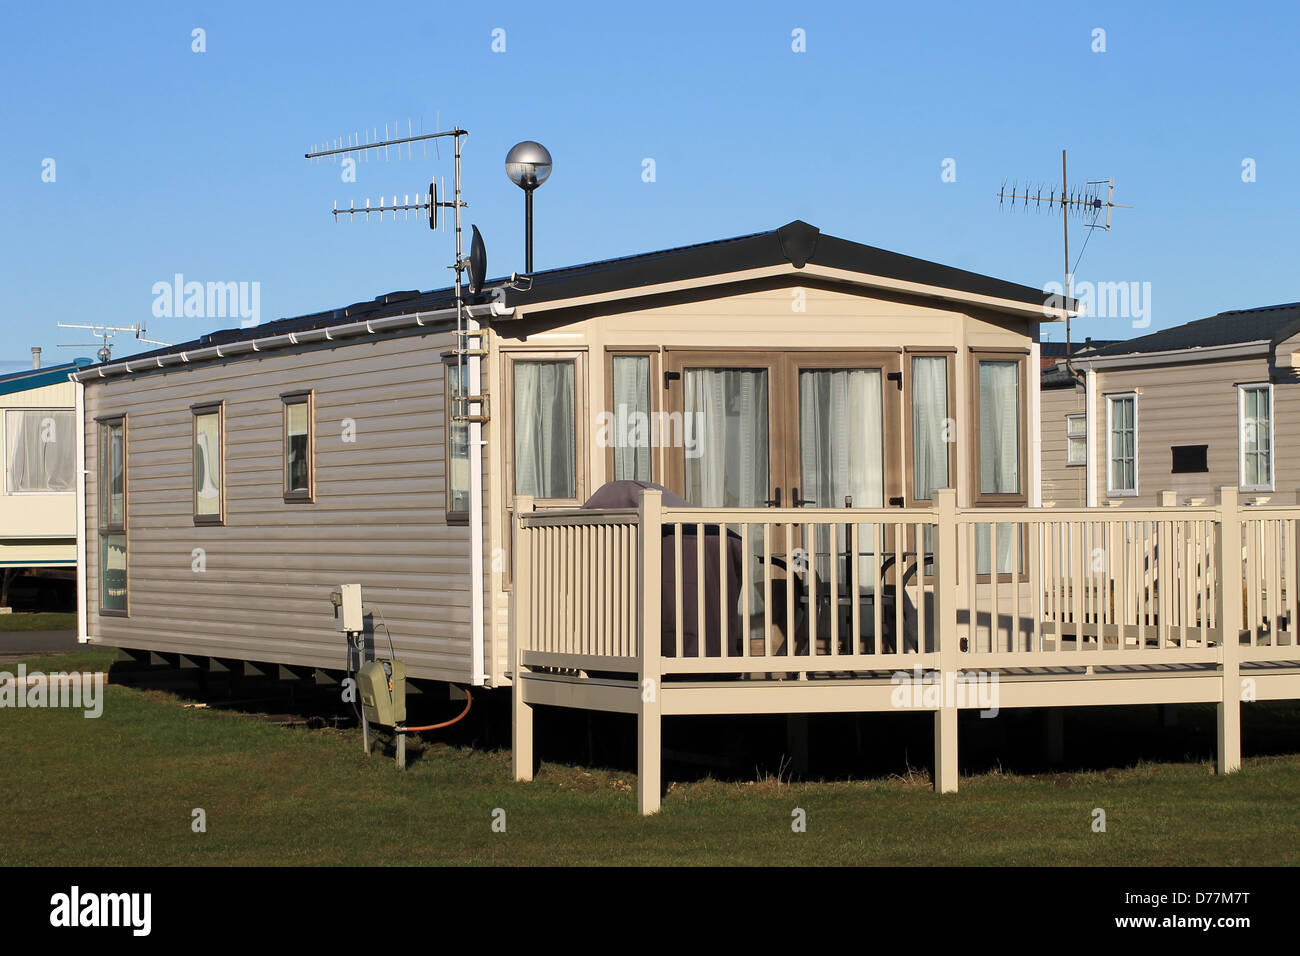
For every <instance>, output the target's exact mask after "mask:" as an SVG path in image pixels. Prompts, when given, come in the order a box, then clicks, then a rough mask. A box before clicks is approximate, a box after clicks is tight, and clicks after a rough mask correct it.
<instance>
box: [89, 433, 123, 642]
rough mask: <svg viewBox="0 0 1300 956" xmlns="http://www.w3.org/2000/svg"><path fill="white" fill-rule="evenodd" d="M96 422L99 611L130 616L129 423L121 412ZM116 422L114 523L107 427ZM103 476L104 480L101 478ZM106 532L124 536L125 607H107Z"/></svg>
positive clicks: (111, 615) (108, 615) (96, 524)
mask: <svg viewBox="0 0 1300 956" xmlns="http://www.w3.org/2000/svg"><path fill="white" fill-rule="evenodd" d="M95 424H97V425H98V426H99V429H100V431H99V436H98V441H97V447H98V458H99V468H98V469H97V472H98V474H97V476H96V478H97V480H96V482H95V492H96V495H97V496H98V501H97V502H96V505H97V507H96V510H97V511H98V516H97V520H96V522H95V537H96V540H97V541H98V542H100V545H101V546H100V548H99V549H98V556H97V561H98V565H99V602H98V603H99V614H100V616H101V617H130V616H131V560H130V555H131V540H130V532H129V531H128V530H127V525H128V524H129V523H130V522H129V517H130V514H129V511H128V502H129V500H130V497H131V494H130V488H131V485H130V477H131V472H130V464H129V462H130V455H129V454H128V449H129V448H130V443H129V439H128V434H129V433H128V425H127V414H126V412H120V413H117V414H113V415H102V416H100V417H98V418H96V419H95ZM114 425H116V426H119V427H120V428H121V429H122V520H121V521H120V522H114V521H112V520H111V517H110V516H111V514H112V492H111V490H109V484H110V482H111V481H112V475H111V473H110V469H111V467H112V458H111V447H110V441H109V439H108V435H107V432H106V429H108V428H112V427H113V426H114ZM101 478H102V480H100V479H101ZM106 535H114V536H115V535H121V536H122V550H123V552H124V553H125V554H126V556H127V557H126V567H125V568H124V569H123V572H122V574H123V577H122V591H123V598H124V600H123V604H125V607H123V608H106V607H104V559H103V555H104V549H103V546H102V539H103V538H104V537H105V536H106Z"/></svg>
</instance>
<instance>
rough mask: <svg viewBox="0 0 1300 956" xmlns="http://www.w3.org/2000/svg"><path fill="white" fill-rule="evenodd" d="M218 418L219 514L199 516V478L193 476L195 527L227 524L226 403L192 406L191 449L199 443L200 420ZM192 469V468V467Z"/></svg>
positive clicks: (192, 502)
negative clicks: (213, 415)
mask: <svg viewBox="0 0 1300 956" xmlns="http://www.w3.org/2000/svg"><path fill="white" fill-rule="evenodd" d="M212 414H215V415H216V416H217V456H218V458H219V468H220V475H221V484H220V487H218V489H217V513H216V514H214V515H209V514H199V476H198V474H193V477H192V481H191V485H192V493H191V498H190V501H191V504H192V505H193V511H194V524H195V525H209V526H211V525H224V524H225V523H226V403H225V401H216V402H203V403H202V404H199V405H191V406H190V423H191V424H190V448H191V449H193V448H194V446H196V445H197V444H198V443H199V418H200V417H202V416H204V415H212ZM191 467H192V466H191Z"/></svg>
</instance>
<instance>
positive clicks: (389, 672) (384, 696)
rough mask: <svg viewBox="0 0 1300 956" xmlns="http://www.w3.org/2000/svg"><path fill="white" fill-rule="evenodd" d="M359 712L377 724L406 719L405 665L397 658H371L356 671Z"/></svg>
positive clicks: (391, 724)
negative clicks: (359, 698)
mask: <svg viewBox="0 0 1300 956" xmlns="http://www.w3.org/2000/svg"><path fill="white" fill-rule="evenodd" d="M357 693H358V695H359V696H360V697H361V713H362V714H364V715H365V718H366V720H367V721H368V722H370V723H372V724H376V725H378V726H380V727H396V726H397V725H398V724H404V723H406V665H405V664H403V663H402V662H401V661H387V660H374V661H371V662H370V663H369V664H365V665H363V666H362V668H361V670H359V671H357Z"/></svg>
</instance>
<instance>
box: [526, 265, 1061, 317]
mask: <svg viewBox="0 0 1300 956" xmlns="http://www.w3.org/2000/svg"><path fill="white" fill-rule="evenodd" d="M781 276H793V277H802V278H810V279H823V280H826V281H829V282H840V283H844V284H847V285H856V286H862V287H864V288H873V289H882V290H885V291H889V292H901V293H906V294H909V295H919V296H924V297H926V298H932V299H943V300H947V301H951V302H960V303H962V304H965V305H978V306H982V307H983V308H987V309H992V310H994V311H998V312H1009V313H1011V314H1013V315H1018V316H1023V317H1034V318H1036V319H1037V320H1038V321H1040V322H1058V321H1062V320H1063V319H1064V318H1065V316H1066V312H1065V310H1063V309H1047V308H1044V307H1043V306H1042V305H1041V304H1032V303H1028V302H1016V301H1014V300H1012V299H1003V298H999V297H996V296H988V295H979V294H976V293H972V292H962V291H960V290H957V289H946V288H942V287H940V286H930V285H923V284H921V283H917V282H904V281H902V280H900V279H891V278H889V277H888V276H878V275H871V274H868V273H862V272H853V271H851V270H848V269H836V268H832V267H829V266H820V265H818V264H817V263H815V262H810V263H808V265H806V266H804V267H803V268H802V269H800V268H797V267H796V266H795V265H793V264H792V263H789V262H782V263H778V264H776V265H771V266H764V267H762V268H759V269H746V270H743V271H740V272H724V273H718V274H715V275H711V276H700V277H699V278H695V279H683V280H681V281H678V282H663V283H659V284H657V285H646V286H634V287H629V288H626V289H616V290H614V291H611V292H602V293H596V294H592V295H584V296H574V297H571V298H566V299H552V300H550V301H547V302H537V303H521V304H519V305H518V306H516V307H515V317H516V318H523V317H524V316H526V315H533V314H536V313H540V312H553V311H556V310H559V309H572V308H577V307H579V306H584V305H593V304H599V303H603V302H617V301H619V300H620V299H629V298H641V297H644V296H653V295H665V294H668V293H672V292H684V291H689V290H693V289H701V288H707V287H708V286H715V285H730V284H733V283H740V282H750V281H753V280H755V279H770V278H774V277H781ZM1069 315H1070V316H1071V317H1075V316H1077V315H1079V312H1076V311H1071V312H1070V313H1069Z"/></svg>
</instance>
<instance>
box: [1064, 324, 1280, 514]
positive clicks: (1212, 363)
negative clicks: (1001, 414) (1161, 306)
mask: <svg viewBox="0 0 1300 956" xmlns="http://www.w3.org/2000/svg"><path fill="white" fill-rule="evenodd" d="M1298 353H1300V304H1296V303H1292V304H1290V305H1274V306H1266V307H1263V308H1257V309H1241V310H1235V311H1231V312H1223V313H1220V314H1219V315H1214V316H1211V317H1209V318H1206V319H1200V320H1198V321H1195V322H1188V323H1186V324H1184V325H1179V326H1175V327H1174V328H1170V329H1164V330H1162V331H1159V332H1153V333H1151V334H1150V335H1144V336H1141V337H1140V338H1135V339H1131V340H1129V341H1126V342H1117V343H1114V344H1111V345H1108V346H1106V347H1103V348H1101V349H1099V350H1098V351H1096V352H1095V353H1088V354H1076V355H1075V357H1074V358H1073V364H1074V367H1075V369H1076V371H1077V372H1078V375H1077V376H1076V377H1073V378H1072V377H1071V376H1069V375H1068V374H1066V372H1065V370H1064V368H1062V367H1060V366H1057V367H1056V368H1055V369H1053V370H1051V371H1049V372H1046V373H1045V374H1044V376H1043V380H1042V389H1043V392H1042V395H1043V419H1042V434H1043V501H1044V503H1045V504H1048V503H1054V504H1055V505H1056V506H1058V507H1079V506H1083V505H1088V506H1096V505H1103V504H1109V505H1116V506H1126V507H1149V506H1151V505H1153V504H1157V503H1159V496H1160V493H1161V492H1170V493H1172V495H1173V500H1174V501H1176V502H1177V503H1178V504H1184V505H1187V504H1192V505H1195V504H1207V503H1209V502H1211V501H1213V499H1214V494H1215V489H1216V488H1218V487H1220V486H1222V485H1233V486H1236V487H1237V488H1238V489H1239V491H1240V493H1241V497H1242V500H1243V501H1245V502H1256V503H1263V502H1266V501H1272V502H1274V503H1277V504H1292V503H1294V502H1295V493H1296V491H1297V489H1300V457H1297V456H1296V455H1295V454H1294V453H1293V450H1294V449H1295V448H1297V447H1300V443H1298V442H1297V439H1300V432H1297V433H1295V434H1293V431H1295V430H1297V429H1300V375H1298V374H1297V369H1298V368H1300V354H1298Z"/></svg>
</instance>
